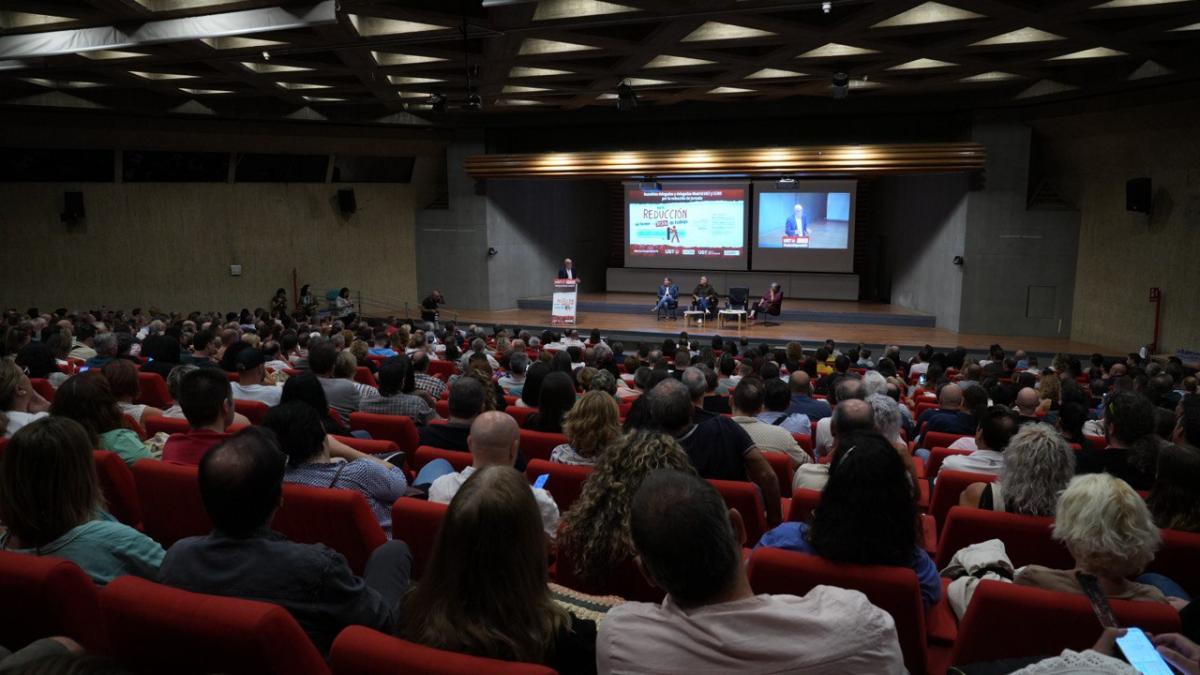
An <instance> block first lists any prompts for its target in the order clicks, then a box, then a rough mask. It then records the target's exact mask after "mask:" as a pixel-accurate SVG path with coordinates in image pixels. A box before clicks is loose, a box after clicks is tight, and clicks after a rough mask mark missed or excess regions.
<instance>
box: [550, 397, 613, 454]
mask: <svg viewBox="0 0 1200 675" xmlns="http://www.w3.org/2000/svg"><path fill="white" fill-rule="evenodd" d="M563 434H565V435H566V437H567V442H566V443H562V444H560V445H558V446H556V447H555V448H554V450H553V451H551V453H550V461H551V462H558V463H560V464H576V465H586V466H591V465H594V464H595V463H596V462H597V461H598V460H599V459H600V458H601V457H603V456H604V452H605V450H606V449H607V448H608V445H609V444H610V443H612V442H613V441H614V440H615V439H616V438H617V437H618V436H620V435H621V415H620V410H619V409H618V407H617V401H616V399H614V398H613V397H612V396H610V395H609V394H607V393H605V392H602V391H589V392H587V393H586V394H584V395H583V396H582V397H580V399H579V401H578V402H576V403H575V407H573V408H571V410H570V412H568V413H567V417H566V420H565V421H564V422H563Z"/></svg>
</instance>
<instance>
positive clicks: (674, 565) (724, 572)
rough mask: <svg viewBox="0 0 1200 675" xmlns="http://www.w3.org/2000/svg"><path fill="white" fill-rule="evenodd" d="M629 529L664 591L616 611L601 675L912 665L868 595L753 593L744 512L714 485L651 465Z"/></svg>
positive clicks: (604, 635) (599, 643) (882, 669)
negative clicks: (658, 596)
mask: <svg viewBox="0 0 1200 675" xmlns="http://www.w3.org/2000/svg"><path fill="white" fill-rule="evenodd" d="M630 534H631V535H632V537H631V538H632V540H633V544H634V548H635V549H636V551H637V554H638V557H637V561H638V565H639V567H641V569H642V572H643V574H645V576H646V578H647V579H649V580H650V582H651V583H653V584H654V585H655V586H658V587H659V588H662V589H664V590H665V591H667V598H666V599H665V600H663V601H662V602H661V603H646V602H627V603H624V604H622V605H618V606H617V607H614V608H613V609H611V610H609V612H608V614H607V615H606V617H605V620H604V622H603V623H602V624H601V625H600V631H599V634H598V635H597V638H596V670H597V672H599V673H601V675H606V674H608V673H681V674H682V673H687V674H689V675H690V674H693V673H726V672H739V673H749V672H755V673H768V672H770V673H800V672H803V673H806V674H808V675H823V674H826V673H830V674H832V673H880V674H888V673H903V672H905V668H904V659H903V656H902V654H901V652H900V643H899V639H898V638H897V634H896V625H895V622H894V621H893V620H892V617H891V615H889V614H888V613H887V612H885V611H883V610H882V609H879V608H878V607H875V606H874V605H872V604H871V603H870V601H869V600H867V597H866V596H865V595H863V594H862V593H860V592H858V591H851V590H845V589H841V588H834V587H832V586H817V587H815V588H813V589H812V590H811V591H809V592H808V593H807V594H805V595H804V596H794V595H766V594H762V595H756V594H755V593H754V591H753V589H751V588H750V582H749V580H748V579H747V576H746V565H745V563H744V562H743V559H742V543H743V542H744V541H745V538H746V530H745V526H744V525H743V523H742V519H741V516H740V514H739V513H738V512H737V511H735V510H732V509H728V508H727V507H726V506H725V502H724V501H723V500H722V499H721V496H720V495H719V494H718V493H717V491H716V489H714V488H713V487H712V486H711V485H709V484H708V482H707V481H704V480H703V479H700V478H698V477H696V476H694V475H689V474H686V473H683V472H681V471H671V470H663V469H660V470H657V471H654V472H652V473H650V474H649V475H648V476H647V477H646V478H645V479H644V480H643V481H642V484H641V486H640V487H639V489H638V491H637V493H636V494H635V495H634V498H633V504H632V507H631V514H630ZM701 562H703V564H699V563H701ZM831 636H836V637H831Z"/></svg>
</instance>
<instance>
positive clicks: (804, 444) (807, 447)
mask: <svg viewBox="0 0 1200 675" xmlns="http://www.w3.org/2000/svg"><path fill="white" fill-rule="evenodd" d="M792 438H794V439H796V443H798V444H799V445H800V447H801V448H804V451H805V452H807V453H808V456H809V457H812V456H813V441H812V439H813V437H812V436H805V435H804V434H796V433H793V434H792Z"/></svg>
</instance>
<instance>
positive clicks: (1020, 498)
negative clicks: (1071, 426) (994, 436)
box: [958, 423, 1075, 516]
mask: <svg viewBox="0 0 1200 675" xmlns="http://www.w3.org/2000/svg"><path fill="white" fill-rule="evenodd" d="M1074 475H1075V452H1074V451H1073V450H1071V446H1069V445H1067V441H1066V440H1065V439H1063V437H1062V435H1061V434H1059V433H1058V432H1057V431H1056V430H1055V429H1054V427H1051V426H1050V425H1049V424H1043V423H1038V424H1026V425H1025V426H1023V427H1021V429H1020V430H1019V431H1018V432H1017V433H1016V435H1014V436H1013V437H1012V439H1011V440H1010V441H1009V442H1008V447H1007V448H1006V449H1005V450H1004V467H1003V468H1002V469H1001V470H1000V479H999V480H997V481H995V482H993V483H972V484H970V485H968V486H967V489H966V490H963V493H962V495H961V496H960V497H959V500H958V504H959V506H969V507H972V508H979V509H985V510H988V511H1001V512H1005V513H1020V514H1024V515H1029V516H1053V515H1054V508H1055V505H1056V504H1057V503H1058V497H1059V495H1061V494H1062V493H1063V491H1064V490H1066V489H1067V484H1068V483H1070V482H1071V478H1072V477H1073V476H1074Z"/></svg>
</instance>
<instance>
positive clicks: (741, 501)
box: [708, 479, 767, 547]
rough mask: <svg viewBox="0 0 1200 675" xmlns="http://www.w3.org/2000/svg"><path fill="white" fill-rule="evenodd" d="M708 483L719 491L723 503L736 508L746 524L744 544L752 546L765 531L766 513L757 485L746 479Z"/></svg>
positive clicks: (710, 480) (711, 480) (713, 480)
mask: <svg viewBox="0 0 1200 675" xmlns="http://www.w3.org/2000/svg"><path fill="white" fill-rule="evenodd" d="M708 482H709V483H711V484H712V486H713V487H715V488H716V489H717V492H720V493H721V498H722V499H724V500H725V505H726V506H728V507H729V508H731V509H735V510H737V512H738V513H740V514H741V516H742V523H744V524H745V526H746V543H745V545H746V546H750V547H753V546H754V545H755V544H757V543H758V540H759V539H760V538H762V536H763V533H764V532H766V531H767V514H766V508H765V507H764V506H763V499H762V493H761V492H759V491H758V486H757V485H755V484H754V483H750V482H748V481H738V480H715V479H709V481H708Z"/></svg>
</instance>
